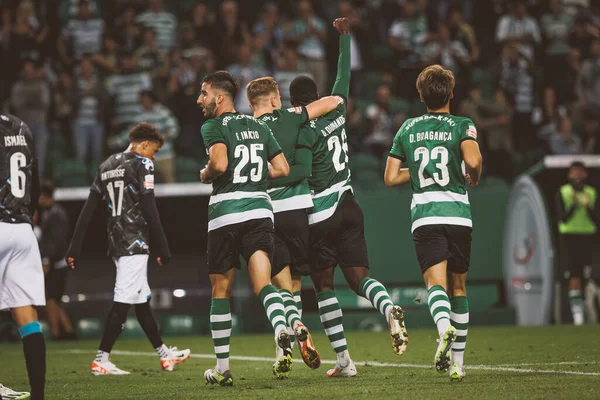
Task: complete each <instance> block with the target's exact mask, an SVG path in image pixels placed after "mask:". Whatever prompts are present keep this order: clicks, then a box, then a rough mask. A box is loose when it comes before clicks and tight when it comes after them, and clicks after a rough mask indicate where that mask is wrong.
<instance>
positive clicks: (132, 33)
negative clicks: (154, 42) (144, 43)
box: [115, 6, 142, 53]
mask: <svg viewBox="0 0 600 400" xmlns="http://www.w3.org/2000/svg"><path fill="white" fill-rule="evenodd" d="M115 31H117V32H119V36H118V37H119V45H120V46H121V48H122V49H123V50H124V51H127V52H130V53H133V52H134V51H135V50H136V49H137V48H138V47H139V46H140V44H141V36H142V29H141V28H140V26H139V24H138V23H137V22H135V8H133V7H131V6H127V7H125V8H124V9H123V12H122V13H121V16H120V17H119V21H118V23H117V26H116V29H115Z"/></svg>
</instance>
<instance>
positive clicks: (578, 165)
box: [569, 161, 587, 171]
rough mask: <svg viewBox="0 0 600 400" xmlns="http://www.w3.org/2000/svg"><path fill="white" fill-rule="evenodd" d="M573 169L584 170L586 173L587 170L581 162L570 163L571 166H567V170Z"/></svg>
mask: <svg viewBox="0 0 600 400" xmlns="http://www.w3.org/2000/svg"><path fill="white" fill-rule="evenodd" d="M573 168H582V169H584V170H586V171H587V168H586V167H585V164H584V163H582V162H581V161H573V162H572V163H571V165H570V166H569V169H573Z"/></svg>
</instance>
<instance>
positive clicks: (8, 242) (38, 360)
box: [0, 113, 46, 400]
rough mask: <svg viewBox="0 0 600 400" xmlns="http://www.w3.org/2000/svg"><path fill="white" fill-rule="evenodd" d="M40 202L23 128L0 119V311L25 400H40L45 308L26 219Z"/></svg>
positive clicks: (37, 253)
mask: <svg viewBox="0 0 600 400" xmlns="http://www.w3.org/2000/svg"><path fill="white" fill-rule="evenodd" d="M39 196H40V180H39V174H38V164H37V159H36V156H35V146H34V143H33V137H32V135H31V132H30V130H29V127H27V125H26V124H25V123H24V122H23V121H21V120H20V119H19V118H17V117H15V116H12V115H6V114H2V113H0V238H1V240H0V310H10V311H11V314H12V317H13V319H14V320H15V322H16V323H17V326H18V328H19V335H20V336H21V340H22V341H23V351H24V353H25V361H26V363H27V373H28V375H29V384H30V385H31V398H32V399H34V400H37V399H43V398H44V383H45V379H46V345H45V343H44V336H43V335H42V329H41V327H40V323H39V322H38V315H37V311H36V309H35V306H43V305H46V298H45V294H44V272H43V270H42V259H41V257H40V251H39V248H38V243H37V239H36V237H35V235H34V233H33V228H32V216H33V212H34V211H35V209H36V208H37V205H38V199H39Z"/></svg>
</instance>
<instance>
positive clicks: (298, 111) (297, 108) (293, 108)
mask: <svg viewBox="0 0 600 400" xmlns="http://www.w3.org/2000/svg"><path fill="white" fill-rule="evenodd" d="M287 110H288V111H289V112H293V113H296V114H302V107H292V108H288V109H287Z"/></svg>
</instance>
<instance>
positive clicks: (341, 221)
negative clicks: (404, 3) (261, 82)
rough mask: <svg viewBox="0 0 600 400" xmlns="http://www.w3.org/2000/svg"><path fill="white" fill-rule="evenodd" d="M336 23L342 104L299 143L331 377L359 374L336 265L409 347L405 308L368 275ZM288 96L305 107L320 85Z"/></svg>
mask: <svg viewBox="0 0 600 400" xmlns="http://www.w3.org/2000/svg"><path fill="white" fill-rule="evenodd" d="M333 25H334V27H335V28H336V30H337V31H338V32H339V33H340V53H339V59H338V70H337V76H336V80H335V83H334V85H333V90H332V94H333V96H336V98H337V100H338V106H337V108H336V109H334V110H333V111H331V112H329V113H327V114H325V115H324V116H322V117H320V118H316V119H314V120H312V121H310V122H309V123H308V124H306V125H304V126H303V127H302V128H301V130H300V134H299V137H298V147H299V148H303V147H304V148H307V149H310V150H311V151H312V160H311V161H312V176H311V177H310V178H309V180H308V184H309V186H310V189H311V191H312V198H313V208H312V209H311V210H310V212H309V216H308V222H309V224H310V250H311V251H310V255H311V268H312V274H311V278H312V280H313V283H314V286H315V291H316V292H317V301H318V307H319V314H320V315H321V322H322V324H323V327H324V328H325V332H326V334H327V337H328V339H329V341H330V343H331V346H332V347H333V349H334V351H335V352H336V353H337V360H336V364H335V367H334V368H333V369H330V370H329V371H327V376H328V377H349V376H355V375H356V374H357V371H356V367H355V365H354V363H353V362H352V360H351V358H350V354H349V352H348V346H347V342H346V338H345V335H344V327H343V325H342V318H341V316H342V311H341V308H340V306H339V302H338V301H337V298H336V295H335V292H334V291H333V290H332V289H333V287H334V279H333V278H334V273H335V272H334V271H335V268H336V267H337V266H338V265H339V266H340V267H341V268H342V270H343V273H344V277H345V278H346V281H347V282H348V285H349V287H350V288H351V289H352V290H354V291H355V292H356V293H357V294H358V295H359V296H362V297H364V298H365V299H367V300H368V301H370V302H371V304H372V305H373V307H374V308H376V309H378V310H379V312H380V313H381V314H382V315H384V316H385V318H386V320H387V322H388V327H389V329H390V336H391V341H392V349H393V350H394V352H395V353H396V354H398V355H400V354H403V353H404V352H405V351H406V346H407V343H408V334H407V332H406V327H405V324H404V311H403V310H402V308H401V307H400V306H397V305H394V303H393V301H392V299H391V298H390V295H389V293H388V292H387V290H386V288H385V287H384V286H383V285H382V284H381V283H380V282H379V281H377V280H376V279H373V278H371V277H370V276H369V258H368V255H367V243H366V240H365V232H364V216H363V212H362V209H361V207H360V205H359V204H358V201H357V200H356V198H355V197H354V195H353V193H352V186H351V185H350V181H351V178H350V167H349V165H348V144H347V136H346V111H347V110H346V104H347V101H348V95H349V91H350V90H349V89H350V69H351V68H350V51H351V46H350V23H349V21H348V19H347V18H338V19H336V20H335V21H334V23H333ZM290 97H291V99H292V105H293V106H295V107H301V106H306V105H307V104H309V103H311V102H313V101H315V100H317V99H318V97H319V93H318V91H317V86H316V83H315V82H314V80H312V79H311V78H309V77H306V76H300V77H297V78H296V79H294V81H292V83H291V85H290Z"/></svg>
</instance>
